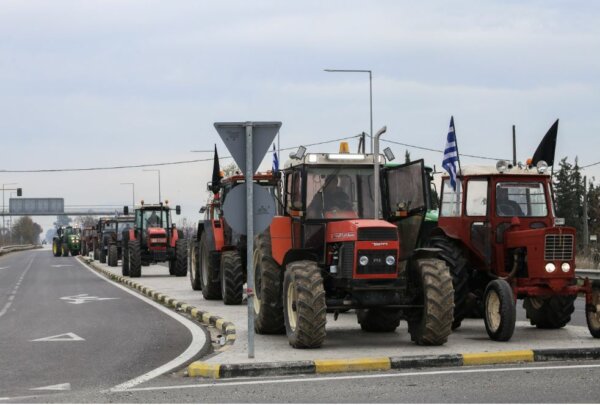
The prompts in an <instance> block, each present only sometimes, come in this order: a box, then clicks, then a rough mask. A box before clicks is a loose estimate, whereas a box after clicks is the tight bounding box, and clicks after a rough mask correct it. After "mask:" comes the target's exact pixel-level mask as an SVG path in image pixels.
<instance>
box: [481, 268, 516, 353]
mask: <svg viewBox="0 0 600 405" xmlns="http://www.w3.org/2000/svg"><path fill="white" fill-rule="evenodd" d="M483 301H484V304H485V316H484V317H483V320H484V321H485V330H486V331H487V333H488V336H489V337H490V338H491V339H492V340H496V341H498V342H507V341H509V340H510V338H511V337H512V335H513V333H514V331H515V322H516V318H517V311H516V306H515V298H514V294H513V290H512V287H511V286H510V284H508V283H507V282H506V281H505V280H501V279H497V280H493V281H491V282H490V283H489V284H488V285H487V287H486V289H485V293H484V295H483Z"/></svg>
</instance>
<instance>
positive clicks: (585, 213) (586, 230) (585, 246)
mask: <svg viewBox="0 0 600 405" xmlns="http://www.w3.org/2000/svg"><path fill="white" fill-rule="evenodd" d="M589 243H590V232H589V228H588V204H587V176H583V254H584V255H587V254H588V247H589V246H588V245H589Z"/></svg>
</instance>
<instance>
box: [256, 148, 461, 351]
mask: <svg viewBox="0 0 600 405" xmlns="http://www.w3.org/2000/svg"><path fill="white" fill-rule="evenodd" d="M291 157H292V160H291V161H289V162H288V163H286V166H285V169H284V170H283V178H282V180H283V187H282V190H283V201H282V203H283V207H284V210H283V212H282V213H281V214H279V215H276V216H275V217H274V218H273V221H272V223H271V226H270V228H268V229H267V230H266V231H265V232H263V233H262V234H261V235H259V236H257V237H256V238H255V244H254V246H255V251H254V258H253V259H254V276H255V280H256V284H255V291H254V296H253V299H254V308H255V330H256V332H258V333H261V334H273V333H284V332H285V333H286V334H287V336H288V340H289V342H290V344H291V345H292V346H294V347H297V348H312V347H319V346H321V344H322V343H323V341H324V339H325V334H326V328H325V324H326V313H327V312H332V313H334V314H335V317H336V318H337V314H338V313H340V312H343V311H346V310H348V309H355V310H356V311H357V319H358V323H359V324H360V326H361V328H362V329H363V330H365V331H370V332H384V331H387V332H390V331H394V330H395V329H396V328H397V327H398V325H399V323H400V321H401V320H402V319H404V320H407V321H408V325H409V332H410V334H411V338H412V340H413V341H414V342H415V343H417V344H422V345H440V344H443V343H445V342H446V340H447V337H448V335H449V334H450V332H451V324H452V309H453V290H452V281H451V277H450V275H449V272H448V269H447V267H446V265H445V263H444V262H443V261H441V260H439V259H438V258H437V257H436V254H437V252H435V251H432V250H427V249H416V248H415V244H414V243H411V242H410V241H411V240H412V239H414V238H413V237H412V235H410V234H408V233H406V232H405V230H406V229H411V232H413V233H414V232H415V231H416V233H417V234H418V229H414V228H410V227H403V226H398V225H397V224H393V223H390V222H388V221H386V220H381V219H373V218H375V217H376V216H378V215H376V210H375V201H376V199H375V198H374V197H375V192H379V190H377V189H375V183H376V182H375V181H374V178H375V176H374V162H375V159H374V155H368V154H367V155H363V154H348V153H339V154H333V153H332V154H328V153H309V154H307V155H304V154H295V155H293V156H291ZM378 159H379V162H380V163H384V158H383V156H378ZM423 175H424V169H423V162H422V161H418V162H417V163H415V166H410V167H407V166H401V167H394V168H382V169H381V174H380V176H381V182H380V187H381V189H382V190H383V192H382V193H381V195H382V199H381V200H382V202H383V207H382V208H383V210H382V211H383V214H384V218H388V217H393V216H394V215H395V213H396V211H398V210H399V209H400V208H402V209H403V210H404V211H403V213H402V215H405V217H406V219H408V218H410V217H412V216H417V215H418V216H419V217H421V219H420V220H415V221H414V223H415V224H419V226H420V224H421V223H422V217H423V216H424V214H425V204H424V200H425V197H424V196H425V192H424V188H423V187H424V184H425V180H424V178H423ZM415 176H416V178H415ZM404 181H410V183H411V184H404V183H403V182H404ZM412 185H415V186H414V187H413V186H412ZM398 188H400V189H405V190H406V191H407V192H408V193H409V194H411V195H410V196H409V195H408V194H407V195H404V196H403V195H401V194H402V191H401V190H399V189H398ZM396 197H402V198H404V197H410V198H409V199H403V200H402V201H396V200H394V199H395V198H396ZM417 200H418V201H420V202H421V203H420V204H418V203H417ZM410 201H414V202H415V204H414V205H413V206H412V207H405V206H404V205H407V204H409V202H410ZM402 204H404V205H402ZM399 205H401V207H399ZM390 206H393V207H394V208H393V211H394V213H393V214H392V213H391V212H390V209H389V208H386V207H390ZM410 209H412V211H411V210H410Z"/></svg>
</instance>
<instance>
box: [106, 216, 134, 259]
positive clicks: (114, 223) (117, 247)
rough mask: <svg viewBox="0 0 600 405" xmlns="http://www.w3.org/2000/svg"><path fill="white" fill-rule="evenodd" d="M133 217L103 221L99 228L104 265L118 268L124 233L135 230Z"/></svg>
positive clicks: (119, 217)
mask: <svg viewBox="0 0 600 405" xmlns="http://www.w3.org/2000/svg"><path fill="white" fill-rule="evenodd" d="M133 221H134V218H133V215H122V216H117V217H114V218H111V219H109V220H106V221H103V222H101V223H100V224H99V228H98V238H97V239H98V249H99V250H98V252H99V258H100V261H101V262H102V263H107V262H108V265H109V266H111V267H116V266H117V264H118V261H119V259H121V256H122V241H123V233H124V232H125V233H128V232H129V230H130V229H134V228H135V224H134V222H133Z"/></svg>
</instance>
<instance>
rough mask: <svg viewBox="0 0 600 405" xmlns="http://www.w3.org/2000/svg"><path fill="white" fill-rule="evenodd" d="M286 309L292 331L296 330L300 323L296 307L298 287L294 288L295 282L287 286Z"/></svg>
mask: <svg viewBox="0 0 600 405" xmlns="http://www.w3.org/2000/svg"><path fill="white" fill-rule="evenodd" d="M286 310H287V315H288V322H289V325H290V329H291V330H292V332H294V331H296V326H297V324H298V311H297V307H296V289H295V288H294V283H290V284H289V285H288V288H287V300H286Z"/></svg>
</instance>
